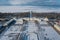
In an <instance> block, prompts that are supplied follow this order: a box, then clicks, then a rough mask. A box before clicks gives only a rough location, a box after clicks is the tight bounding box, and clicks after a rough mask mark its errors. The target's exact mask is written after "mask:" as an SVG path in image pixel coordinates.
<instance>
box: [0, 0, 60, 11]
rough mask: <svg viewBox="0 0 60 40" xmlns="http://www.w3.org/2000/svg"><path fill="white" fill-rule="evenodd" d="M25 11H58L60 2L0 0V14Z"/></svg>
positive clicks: (58, 0) (52, 0)
mask: <svg viewBox="0 0 60 40" xmlns="http://www.w3.org/2000/svg"><path fill="white" fill-rule="evenodd" d="M37 8H38V9H37ZM26 9H27V10H34V11H35V9H36V10H37V11H38V10H40V11H41V10H43V11H44V10H46V11H47V10H53V11H56V10H57V11H59V9H60V0H0V12H19V11H18V10H22V11H25V10H26Z"/></svg>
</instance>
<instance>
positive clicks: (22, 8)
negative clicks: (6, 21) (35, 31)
mask: <svg viewBox="0 0 60 40" xmlns="http://www.w3.org/2000/svg"><path fill="white" fill-rule="evenodd" d="M29 11H34V12H60V8H58V9H55V8H44V7H37V6H0V12H3V13H4V12H29Z"/></svg>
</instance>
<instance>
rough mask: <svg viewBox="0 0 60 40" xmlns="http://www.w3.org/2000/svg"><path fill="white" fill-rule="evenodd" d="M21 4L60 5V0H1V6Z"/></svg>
mask: <svg viewBox="0 0 60 40" xmlns="http://www.w3.org/2000/svg"><path fill="white" fill-rule="evenodd" d="M2 5H3V6H6V5H7V6H9V5H12V6H16V5H18V6H21V5H27V6H29V5H32V6H40V5H60V0H0V6H2Z"/></svg>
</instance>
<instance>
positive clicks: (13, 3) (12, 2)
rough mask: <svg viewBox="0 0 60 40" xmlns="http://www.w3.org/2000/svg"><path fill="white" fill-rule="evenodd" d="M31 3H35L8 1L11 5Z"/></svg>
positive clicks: (23, 0) (24, 0)
mask: <svg viewBox="0 0 60 40" xmlns="http://www.w3.org/2000/svg"><path fill="white" fill-rule="evenodd" d="M32 1H35V0H10V1H9V2H10V4H11V5H17V4H26V3H28V2H32Z"/></svg>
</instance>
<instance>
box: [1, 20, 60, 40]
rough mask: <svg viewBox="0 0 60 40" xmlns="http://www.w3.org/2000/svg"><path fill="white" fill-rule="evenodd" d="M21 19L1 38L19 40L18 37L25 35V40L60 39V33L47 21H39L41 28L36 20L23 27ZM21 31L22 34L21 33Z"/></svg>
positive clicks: (3, 39)
mask: <svg viewBox="0 0 60 40" xmlns="http://www.w3.org/2000/svg"><path fill="white" fill-rule="evenodd" d="M19 20H20V19H18V20H17V21H16V23H15V24H14V25H13V26H11V27H10V28H9V29H8V30H7V31H6V32H5V33H4V35H3V36H2V37H1V38H0V40H15V39H16V40H18V39H17V37H18V36H23V35H24V37H22V38H23V40H60V35H59V34H58V33H57V32H56V31H55V30H54V29H53V28H52V27H51V26H50V25H49V24H48V23H47V22H46V21H41V20H40V21H39V24H40V26H39V27H40V30H39V28H38V26H37V25H36V23H35V22H34V21H28V22H27V24H26V25H25V24H24V25H23V26H24V27H23V26H22V25H20V24H19V23H18V21H19ZM19 22H21V21H19ZM47 25H48V26H47ZM22 28H23V29H22ZM25 28H26V29H25ZM21 29H22V30H24V29H25V30H24V31H22V30H21ZM20 33H21V35H19V34H20ZM22 38H20V39H22Z"/></svg>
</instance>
